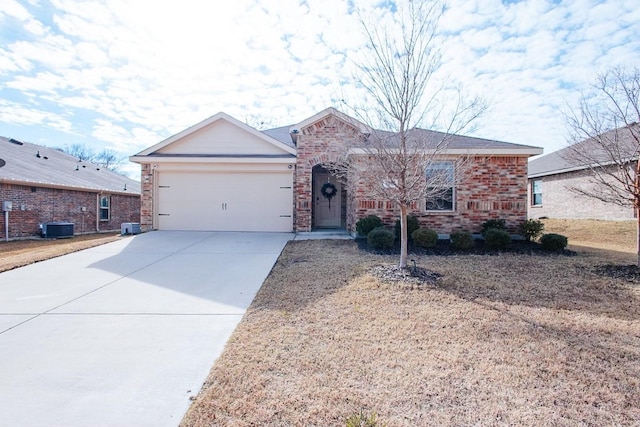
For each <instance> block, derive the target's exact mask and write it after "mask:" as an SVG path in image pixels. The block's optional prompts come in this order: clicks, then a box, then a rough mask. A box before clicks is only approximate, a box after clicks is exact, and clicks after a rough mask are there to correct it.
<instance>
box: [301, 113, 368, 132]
mask: <svg viewBox="0 0 640 427" xmlns="http://www.w3.org/2000/svg"><path fill="white" fill-rule="evenodd" d="M328 116H335V117H337V118H338V119H340V120H342V121H343V122H345V123H348V124H350V125H351V126H353V127H354V128H356V129H357V130H358V131H360V132H361V133H363V134H369V133H371V129H370V128H369V126H367V125H365V124H364V123H362V122H360V121H359V120H356V119H354V118H353V117H351V116H348V115H346V114H345V113H343V112H342V111H338V110H336V109H335V108H333V107H329V108H325V109H324V110H322V111H320V112H319V113H317V114H314V115H313V116H311V117H309V118H307V119H305V120H303V121H302V122H300V123H298V124H297V125H293V126H291V128H290V129H289V133H293V134H295V133H298V132H300V131H301V130H302V129H304V128H306V127H308V126H311V125H312V124H314V123H316V122H319V121H320V120H322V119H324V118H325V117H328Z"/></svg>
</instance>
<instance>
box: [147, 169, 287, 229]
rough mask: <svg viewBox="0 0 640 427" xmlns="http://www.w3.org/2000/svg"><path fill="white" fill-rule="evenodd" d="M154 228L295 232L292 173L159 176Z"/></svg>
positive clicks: (164, 173)
mask: <svg viewBox="0 0 640 427" xmlns="http://www.w3.org/2000/svg"><path fill="white" fill-rule="evenodd" d="M157 198H158V204H157V208H158V211H157V212H158V229H160V230H206V231H285V232H290V231H292V229H293V222H292V221H293V219H292V213H293V190H292V174H291V172H285V173H282V172H266V173H265V172H257V173H251V172H242V173H240V172H232V173H230V172H220V173H210V172H208V173H192V172H160V173H159V174H158V191H157Z"/></svg>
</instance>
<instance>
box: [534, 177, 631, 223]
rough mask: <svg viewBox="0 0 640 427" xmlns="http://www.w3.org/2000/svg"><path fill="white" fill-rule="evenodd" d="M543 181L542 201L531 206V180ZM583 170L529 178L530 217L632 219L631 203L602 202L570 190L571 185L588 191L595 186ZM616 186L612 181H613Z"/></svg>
mask: <svg viewBox="0 0 640 427" xmlns="http://www.w3.org/2000/svg"><path fill="white" fill-rule="evenodd" d="M538 180H540V181H542V204H541V205H535V206H534V205H533V203H532V195H531V185H532V182H533V181H538ZM589 181H590V177H589V174H588V172H586V171H575V172H566V173H561V174H555V175H547V176H543V177H540V178H532V179H530V180H529V188H528V190H529V195H528V200H529V203H528V204H529V217H530V218H540V217H547V218H565V219H601V220H613V221H624V220H633V219H634V218H635V214H634V210H633V208H632V207H631V206H629V207H622V206H618V205H615V204H613V203H605V202H602V201H600V200H596V199H594V198H590V197H586V196H581V195H579V194H576V193H574V192H572V191H570V190H569V188H571V187H578V188H583V189H584V190H587V191H590V190H592V189H594V188H595V186H594V184H593V183H590V182H589ZM614 185H615V184H614Z"/></svg>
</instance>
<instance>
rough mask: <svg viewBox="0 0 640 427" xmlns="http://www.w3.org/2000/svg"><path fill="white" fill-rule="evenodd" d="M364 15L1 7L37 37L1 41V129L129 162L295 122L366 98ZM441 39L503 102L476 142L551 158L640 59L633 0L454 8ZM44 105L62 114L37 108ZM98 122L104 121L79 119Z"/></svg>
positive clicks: (130, 6) (463, 69)
mask: <svg viewBox="0 0 640 427" xmlns="http://www.w3.org/2000/svg"><path fill="white" fill-rule="evenodd" d="M376 3H377V1H376V0H366V1H364V0H363V1H359V2H357V7H358V8H360V9H361V11H362V13H363V16H367V17H371V16H372V17H374V18H373V19H375V21H374V22H377V23H379V22H383V21H385V20H388V19H390V15H389V11H388V9H382V8H375V9H373V6H374V5H375V4H376ZM352 6H353V4H351V3H350V2H348V1H346V0H307V1H304V2H302V1H298V0H282V1H278V2H260V1H258V0H237V1H230V2H209V3H207V2H204V3H203V2H201V1H199V0H182V1H180V2H158V1H151V0H138V1H134V2H131V1H127V0H93V1H87V2H82V3H78V2H76V1H74V0H53V1H52V2H51V6H49V5H48V2H46V1H44V0H43V1H42V2H41V4H40V5H37V4H34V3H33V2H30V3H26V2H23V3H18V2H15V1H9V0H0V25H3V24H4V23H8V24H11V25H13V26H14V27H16V26H22V27H24V29H25V30H24V32H23V33H17V34H15V35H3V36H4V37H12V36H13V37H14V39H7V40H8V41H9V42H8V43H5V45H4V46H2V48H0V97H1V98H4V99H5V100H7V99H9V100H11V101H10V103H7V101H4V103H2V104H0V129H1V126H2V123H3V122H6V123H12V122H16V123H21V124H24V125H30V126H52V127H56V128H57V129H66V131H68V132H78V131H80V129H86V128H87V126H88V127H89V128H90V129H91V130H90V131H89V132H90V135H86V137H87V138H95V139H97V140H99V141H101V143H102V144H104V145H105V146H109V147H111V148H113V149H117V150H120V151H123V152H125V151H126V150H129V153H130V154H133V152H135V151H140V150H141V149H143V148H144V147H145V146H144V145H142V144H146V145H147V146H148V145H152V144H153V143H156V142H158V141H160V140H161V139H163V138H165V137H167V136H169V135H171V134H174V133H177V132H179V131H181V130H183V129H184V128H186V127H188V126H190V125H192V124H194V123H196V122H198V121H200V120H202V119H204V118H206V117H209V116H211V115H213V114H215V113H217V112H218V111H225V112H227V113H229V114H232V115H234V116H235V117H237V118H238V119H240V120H244V119H245V117H263V118H264V120H265V121H266V122H268V123H273V124H275V125H277V124H282V125H286V124H291V123H294V122H296V121H298V120H302V119H304V118H305V117H308V116H310V115H312V114H314V113H316V112H318V111H320V110H321V109H323V108H326V107H327V106H330V105H331V104H332V101H333V100H339V99H342V98H345V97H347V99H348V100H349V101H351V102H354V101H356V100H357V98H358V97H359V96H361V94H359V92H358V91H357V90H356V89H354V88H353V87H351V86H343V87H341V86H340V83H341V82H342V83H344V82H347V85H348V84H349V83H348V82H349V80H350V78H351V75H352V73H353V63H352V60H353V59H354V58H355V57H357V56H358V55H359V54H361V53H362V45H363V41H364V39H363V36H362V32H361V30H360V26H359V24H358V22H357V17H356V16H355V15H353V14H350V13H349V12H350V11H351V9H350V8H351V7H352ZM44 11H49V12H50V14H51V16H49V15H47V13H44ZM35 16H38V17H41V16H48V19H47V20H45V19H44V18H42V17H41V18H40V19H43V20H42V21H39V20H38V19H36V18H35ZM441 28H442V30H443V34H442V35H441V36H439V38H438V40H441V41H443V42H445V44H444V45H443V55H444V56H443V61H444V63H443V67H442V69H441V70H440V72H439V73H438V75H437V77H438V78H440V79H443V80H445V81H449V82H451V83H452V84H451V85H452V86H455V84H456V83H458V82H462V83H464V84H465V86H466V87H467V88H468V89H469V91H470V92H472V93H476V94H478V93H479V94H484V95H485V96H486V97H487V98H489V99H490V100H491V101H492V109H491V112H490V113H489V114H487V116H486V117H485V118H484V119H483V120H482V122H481V123H480V130H479V131H478V132H479V135H480V136H484V137H488V138H496V139H501V140H510V141H513V142H518V143H529V144H532V145H544V146H546V147H549V148H559V147H560V146H561V145H562V144H564V136H563V134H564V132H565V130H564V129H563V126H564V125H563V123H562V119H561V117H560V116H559V114H558V111H559V110H560V109H561V108H562V107H563V106H564V104H565V102H572V101H574V100H575V99H576V96H577V94H578V92H579V89H581V88H586V86H587V84H588V83H589V82H590V81H591V80H592V79H593V77H594V76H595V74H596V73H597V72H600V71H602V70H603V69H605V68H606V67H607V65H610V64H612V63H629V62H631V61H635V58H636V57H637V52H638V51H640V34H639V33H640V12H639V11H638V8H637V6H636V5H635V4H634V1H633V0H615V1H614V0H608V1H596V0H572V1H563V2H561V3H559V4H555V2H552V1H551V0H524V1H521V2H518V3H515V4H508V5H505V4H503V3H502V2H501V1H500V0H483V1H480V0H472V1H468V0H451V1H450V7H449V9H448V11H447V12H446V13H445V15H444V17H443V19H442V21H441ZM3 88H4V89H3ZM10 91H13V92H10ZM18 92H19V93H20V96H16V95H15V94H16V93H18ZM14 96H15V97H14ZM38 100H42V101H43V102H45V101H48V103H47V105H54V104H55V105H58V106H59V107H58V108H59V111H51V112H46V111H42V110H39V109H38V108H42V107H38V108H36V109H35V111H34V110H33V109H32V107H33V105H36V104H34V102H38ZM87 111H88V112H91V116H92V117H98V119H97V120H96V121H95V122H93V121H91V123H81V122H79V121H77V120H80V118H83V120H84V118H85V117H86V114H83V112H87ZM27 112H30V113H32V114H31V115H29V114H27ZM92 120H93V119H92Z"/></svg>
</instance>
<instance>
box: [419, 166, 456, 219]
mask: <svg viewBox="0 0 640 427" xmlns="http://www.w3.org/2000/svg"><path fill="white" fill-rule="evenodd" d="M425 175H426V179H427V200H426V209H427V210H428V211H453V210H454V200H455V198H454V193H455V191H454V190H455V188H454V182H455V179H454V170H453V162H433V163H432V164H430V165H428V166H427V170H426V173H425Z"/></svg>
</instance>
